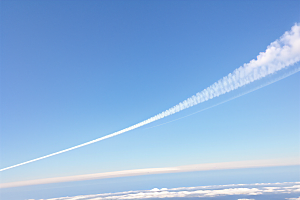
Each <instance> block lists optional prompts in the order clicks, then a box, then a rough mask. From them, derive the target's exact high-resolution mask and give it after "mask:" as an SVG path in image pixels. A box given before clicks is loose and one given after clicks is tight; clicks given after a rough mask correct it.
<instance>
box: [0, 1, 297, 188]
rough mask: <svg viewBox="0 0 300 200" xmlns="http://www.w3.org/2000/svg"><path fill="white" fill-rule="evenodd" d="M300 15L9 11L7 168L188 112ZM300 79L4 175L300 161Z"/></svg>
mask: <svg viewBox="0 0 300 200" xmlns="http://www.w3.org/2000/svg"><path fill="white" fill-rule="evenodd" d="M299 6H300V3H299V1H32V0H31V1H1V135H0V168H4V167H8V166H11V165H14V164H18V163H20V162H24V161H27V160H30V159H34V158H37V157H40V156H44V155H47V154H50V153H54V152H57V151H60V150H63V149H66V148H68V147H72V146H75V145H78V144H81V143H84V142H87V141H90V140H93V139H96V138H99V137H101V136H105V135H107V134H110V133H112V132H115V131H118V130H121V129H123V128H126V127H128V126H131V125H134V124H136V123H138V122H141V121H143V120H145V119H148V118H149V117H152V116H154V115H156V114H158V113H160V112H162V111H164V110H166V109H168V108H170V107H172V106H174V105H176V104H177V103H179V102H181V101H183V100H185V99H186V98H188V97H190V96H192V95H194V94H196V93H197V92H199V91H201V90H203V89H204V88H206V87H208V86H210V85H211V84H213V83H214V82H215V81H217V80H219V79H220V78H222V77H223V76H226V75H227V74H228V73H231V72H232V71H233V70H234V69H236V68H238V67H239V66H242V65H243V64H244V63H248V62H249V61H250V60H252V59H254V58H256V56H257V55H258V54H259V52H263V51H265V50H266V48H267V46H268V45H269V44H270V43H271V42H273V41H275V40H276V39H278V38H279V37H280V36H282V35H283V34H284V32H285V31H288V30H290V28H291V27H292V26H293V25H294V24H295V23H296V22H300V16H299ZM299 78H300V75H299V73H297V74H295V75H292V76H290V77H288V78H286V79H284V80H281V81H278V82H276V83H274V84H272V85H269V86H267V87H264V88H262V89H260V90H257V91H255V92H252V93H250V94H247V95H244V96H242V97H240V98H237V99H235V100H232V101H230V102H227V103H225V104H222V105H220V106H217V107H214V108H212V109H209V110H206V111H204V112H201V113H199V114H196V115H193V116H190V117H187V118H184V119H182V120H178V121H176V122H174V123H169V124H166V125H163V126H159V127H156V128H151V129H144V128H143V127H142V128H139V129H136V130H133V131H131V132H127V133H124V134H122V135H119V136H116V137H114V138H110V139H107V140H104V141H100V142H98V143H95V144H92V145H89V146H86V147H82V148H79V149H76V150H74V151H70V152H66V153H64V154H61V155H57V156H54V157H51V158H47V159H44V160H41V161H38V162H34V163H30V164H28V165H24V166H20V167H17V168H14V169H10V170H7V171H3V172H0V182H3V183H4V182H12V181H23V180H32V179H39V178H51V177H59V176H71V175H80V174H91V173H101V172H109V171H118V170H130V169H142V168H154V167H171V166H180V165H190V164H202V163H214V162H230V161H242V160H259V159H280V158H285V157H299V131H300V130H299V129H300V128H299V120H300V106H299V102H300V95H299V94H300V93H299V91H300V84H299V83H300V82H299V81H300V79H299ZM239 92H243V88H242V89H241V90H239V91H236V94H238V93H239ZM233 94H234V93H233ZM229 97H230V94H228V96H224V97H220V98H216V99H213V100H211V101H208V102H207V103H205V104H203V105H197V106H194V107H193V108H189V109H187V110H185V111H182V112H180V113H177V114H175V115H173V116H170V117H167V118H165V119H163V120H161V121H157V122H155V123H153V124H150V125H148V126H147V127H151V126H154V125H158V124H160V123H164V122H168V121H169V120H172V119H176V118H179V117H182V116H185V115H187V114H190V113H192V112H194V111H197V110H200V109H202V108H205V107H207V106H210V105H214V104H215V103H218V102H220V101H222V100H226V98H229ZM145 128H146V127H145Z"/></svg>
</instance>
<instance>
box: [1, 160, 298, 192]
mask: <svg viewBox="0 0 300 200" xmlns="http://www.w3.org/2000/svg"><path fill="white" fill-rule="evenodd" d="M292 165H300V162H299V159H298V158H285V159H270V160H248V161H236V162H223V163H206V164H195V165H184V166H177V167H165V168H147V169H133V170H123V171H115V172H104V173H96V174H85V175H77V176H67V177H58V178H47V179H38V180H28V181H19V182H11V183H2V184H0V188H10V187H20V186H28V185H39V184H49V183H59V182H73V181H83V180H92V179H107V178H117V177H126V176H127V177H128V176H141V175H150V174H166V173H180V172H193V171H208V170H224V169H242V168H259V167H275V166H292Z"/></svg>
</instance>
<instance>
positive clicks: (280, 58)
mask: <svg viewBox="0 0 300 200" xmlns="http://www.w3.org/2000/svg"><path fill="white" fill-rule="evenodd" d="M299 61H300V24H299V23H296V24H295V25H294V26H293V27H292V28H291V30H290V31H287V32H285V33H284V34H283V35H282V36H281V37H280V38H279V39H278V40H276V41H274V42H272V43H271V44H270V45H269V46H268V47H267V49H266V51H265V52H261V53H259V55H258V56H257V58H256V59H253V60H251V61H250V62H249V63H245V64H244V65H243V66H241V67H239V68H237V69H236V70H234V71H233V72H232V73H230V74H228V75H227V76H225V77H223V78H222V79H220V80H219V81H217V82H215V83H214V84H212V85H211V86H209V87H208V88H206V89H204V90H203V91H201V92H198V93H197V94H196V95H193V96H192V97H190V98H188V99H187V100H184V101H183V102H181V103H179V104H177V105H176V106H174V107H172V108H170V109H168V110H166V111H164V112H162V113H159V114H157V115H155V116H154V117H151V118H149V119H147V120H145V121H142V122H140V123H137V124H135V125H133V126H130V127H128V128H125V129H123V130H120V131H117V132H115V133H112V134H109V135H106V136H103V137H100V138H98V139H95V140H92V141H89V142H86V143H83V144H80V145H77V146H74V147H71V148H68V149H65V150H62V151H58V152H56V153H52V154H49V155H46V156H42V157H39V158H36V159H33V160H29V161H26V162H23V163H20V164H16V165H13V166H10V167H6V168H3V169H0V171H4V170H7V169H11V168H14V167H18V166H21V165H25V164H28V163H31V162H34V161H38V160H42V159H44V158H48V157H51V156H54V155H58V154H61V153H64V152H67V151H71V150H73V149H77V148H79V147H83V146H86V145H89V144H92V143H95V142H98V141H101V140H104V139H107V138H110V137H114V136H116V135H120V134H122V133H125V132H127V131H130V130H133V129H136V128H138V127H141V126H144V125H146V124H149V123H151V122H154V121H156V120H159V119H161V118H164V117H166V116H169V115H172V114H175V113H177V112H179V111H181V110H184V109H186V108H189V107H191V106H194V105H197V104H199V103H202V102H205V101H208V100H209V99H212V98H214V97H218V96H220V95H222V94H225V93H228V92H230V91H232V90H235V89H237V88H239V87H242V86H244V85H247V84H249V83H251V82H253V81H256V80H259V79H261V78H263V77H266V76H267V75H270V74H274V73H275V72H277V71H279V70H281V69H284V68H287V67H289V66H291V65H294V64H295V63H297V62H299Z"/></svg>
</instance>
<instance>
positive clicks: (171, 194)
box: [44, 182, 300, 200]
mask: <svg viewBox="0 0 300 200" xmlns="http://www.w3.org/2000/svg"><path fill="white" fill-rule="evenodd" d="M299 193H300V182H284V183H255V184H231V185H213V186H198V187H181V188H171V189H168V188H161V189H158V188H153V189H152V190H137V191H126V192H116V193H104V194H92V195H79V196H74V197H59V198H51V199H44V200H105V199H115V200H117V199H150V198H151V199H152V198H154V199H156V198H195V197H197V198H205V199H209V198H213V197H226V196H233V195H239V196H241V195H242V196H245V197H246V198H240V199H239V200H251V199H253V198H255V197H253V196H258V195H282V194H289V195H296V196H298V195H299ZM247 196H251V198H247ZM286 199H289V200H297V199H299V198H286Z"/></svg>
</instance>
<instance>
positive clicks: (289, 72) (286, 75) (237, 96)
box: [145, 66, 300, 129]
mask: <svg viewBox="0 0 300 200" xmlns="http://www.w3.org/2000/svg"><path fill="white" fill-rule="evenodd" d="M299 71H300V66H297V67H296V68H294V69H293V70H290V71H288V72H286V73H284V74H283V75H281V76H279V77H278V78H275V79H272V80H271V81H268V82H266V83H264V84H262V85H259V86H257V87H255V88H253V89H251V90H249V91H246V92H243V93H241V94H238V95H236V96H233V97H231V98H229V99H226V100H225V101H221V102H220V103H217V104H214V105H212V106H209V107H207V108H203V109H201V110H198V111H196V112H193V113H191V114H188V115H185V116H183V117H179V118H177V119H173V120H171V121H168V122H165V123H161V124H158V125H155V126H151V127H147V128H145V129H150V128H155V127H158V126H162V125H165V124H168V123H171V122H174V121H177V120H180V119H183V118H186V117H189V116H192V115H195V114H197V113H200V112H203V111H205V110H208V109H211V108H214V107H216V106H219V105H221V104H224V103H227V102H228V101H231V100H234V99H236V98H239V97H241V96H244V95H246V94H249V93H251V92H254V91H256V90H259V89H261V88H263V87H266V86H268V85H271V84H273V83H276V82H277V81H280V80H282V79H285V78H287V77H289V76H291V75H293V74H296V73H297V72H299Z"/></svg>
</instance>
